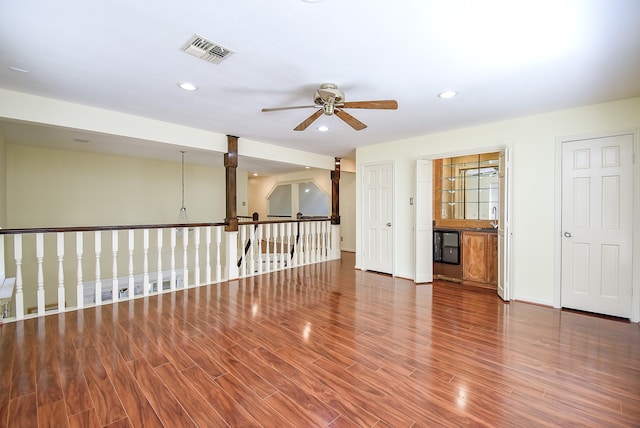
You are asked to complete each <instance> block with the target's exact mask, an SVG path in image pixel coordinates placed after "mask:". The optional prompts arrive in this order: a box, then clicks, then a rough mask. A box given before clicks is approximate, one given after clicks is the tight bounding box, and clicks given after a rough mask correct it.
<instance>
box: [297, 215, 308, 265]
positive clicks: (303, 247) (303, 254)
mask: <svg viewBox="0 0 640 428" xmlns="http://www.w3.org/2000/svg"><path fill="white" fill-rule="evenodd" d="M307 250H308V248H307V223H300V253H299V254H300V263H299V264H301V265H304V264H306V262H307Z"/></svg>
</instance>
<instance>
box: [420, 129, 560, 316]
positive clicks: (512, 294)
mask: <svg viewBox="0 0 640 428" xmlns="http://www.w3.org/2000/svg"><path fill="white" fill-rule="evenodd" d="M514 146H515V143H513V142H509V143H505V144H504V145H500V146H492V147H482V148H479V149H476V150H474V149H473V148H470V149H465V150H457V151H451V152H440V153H435V154H429V155H425V156H419V157H418V158H417V159H423V160H431V161H433V160H436V159H443V158H449V157H456V156H465V155H470V154H483V153H493V152H502V151H506V149H508V150H509V153H510V155H511V162H510V164H511V171H509V173H510V174H511V189H510V190H511V196H510V200H511V203H510V204H509V206H508V207H506V208H505V209H506V210H509V219H510V230H509V232H510V234H511V239H510V245H509V246H508V251H509V257H507V260H508V261H509V263H510V265H509V278H508V280H507V279H505V282H508V284H509V285H508V286H509V291H508V294H509V300H515V296H516V293H515V290H516V283H515V280H514V278H515V274H514V266H515V263H514V254H513V248H514V245H513V241H514V237H513V230H514V223H515V219H514V217H513V206H514V196H515V192H514V182H513V168H514V162H513V157H514V153H515V148H514ZM415 197H416V198H417V197H418V195H415ZM429 239H430V240H431V243H430V245H431V246H433V236H431V237H430V238H429ZM496 295H497V294H496ZM521 299H522V298H521V297H519V298H518V300H521ZM530 301H531V302H533V303H540V304H545V305H551V303H550V302H537V301H536V300H535V299H531V300H530Z"/></svg>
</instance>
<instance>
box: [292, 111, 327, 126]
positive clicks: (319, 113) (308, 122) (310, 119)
mask: <svg viewBox="0 0 640 428" xmlns="http://www.w3.org/2000/svg"><path fill="white" fill-rule="evenodd" d="M322 113H323V110H322V109H320V110H317V111H316V112H315V113H313V114H312V115H311V116H309V117H308V118H306V119H305V120H303V121H302V122H301V123H300V125H298V126H296V127H295V128H293V130H294V131H304V130H305V129H307V128H308V127H309V125H311V124H312V123H313V122H314V121H315V120H316V119H317V118H319V117H320V116H322Z"/></svg>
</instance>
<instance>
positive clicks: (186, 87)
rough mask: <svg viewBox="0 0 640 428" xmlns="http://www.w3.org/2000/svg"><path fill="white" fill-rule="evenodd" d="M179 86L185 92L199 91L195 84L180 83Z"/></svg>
mask: <svg viewBox="0 0 640 428" xmlns="http://www.w3.org/2000/svg"><path fill="white" fill-rule="evenodd" d="M178 86H180V87H181V88H182V89H184V90H185V91H197V90H198V87H197V86H196V85H194V84H193V83H191V82H181V83H178Z"/></svg>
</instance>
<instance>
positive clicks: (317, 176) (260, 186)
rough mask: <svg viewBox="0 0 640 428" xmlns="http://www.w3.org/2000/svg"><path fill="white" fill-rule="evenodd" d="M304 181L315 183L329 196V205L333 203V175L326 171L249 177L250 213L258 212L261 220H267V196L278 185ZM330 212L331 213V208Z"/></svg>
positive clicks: (305, 171)
mask: <svg viewBox="0 0 640 428" xmlns="http://www.w3.org/2000/svg"><path fill="white" fill-rule="evenodd" d="M302 181H313V182H314V183H315V184H316V185H317V186H318V187H319V188H320V189H321V190H322V191H323V192H324V193H325V194H327V195H328V196H329V203H331V175H330V173H329V171H327V170H324V169H305V170H302V171H299V172H292V173H289V174H279V175H272V176H267V177H249V185H248V188H249V213H254V212H257V213H258V214H260V220H266V219H267V218H268V217H267V214H268V212H269V210H268V206H267V196H269V193H271V191H272V190H273V188H274V187H275V186H276V184H278V183H292V182H302ZM329 212H331V207H329ZM294 214H295V213H294Z"/></svg>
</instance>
